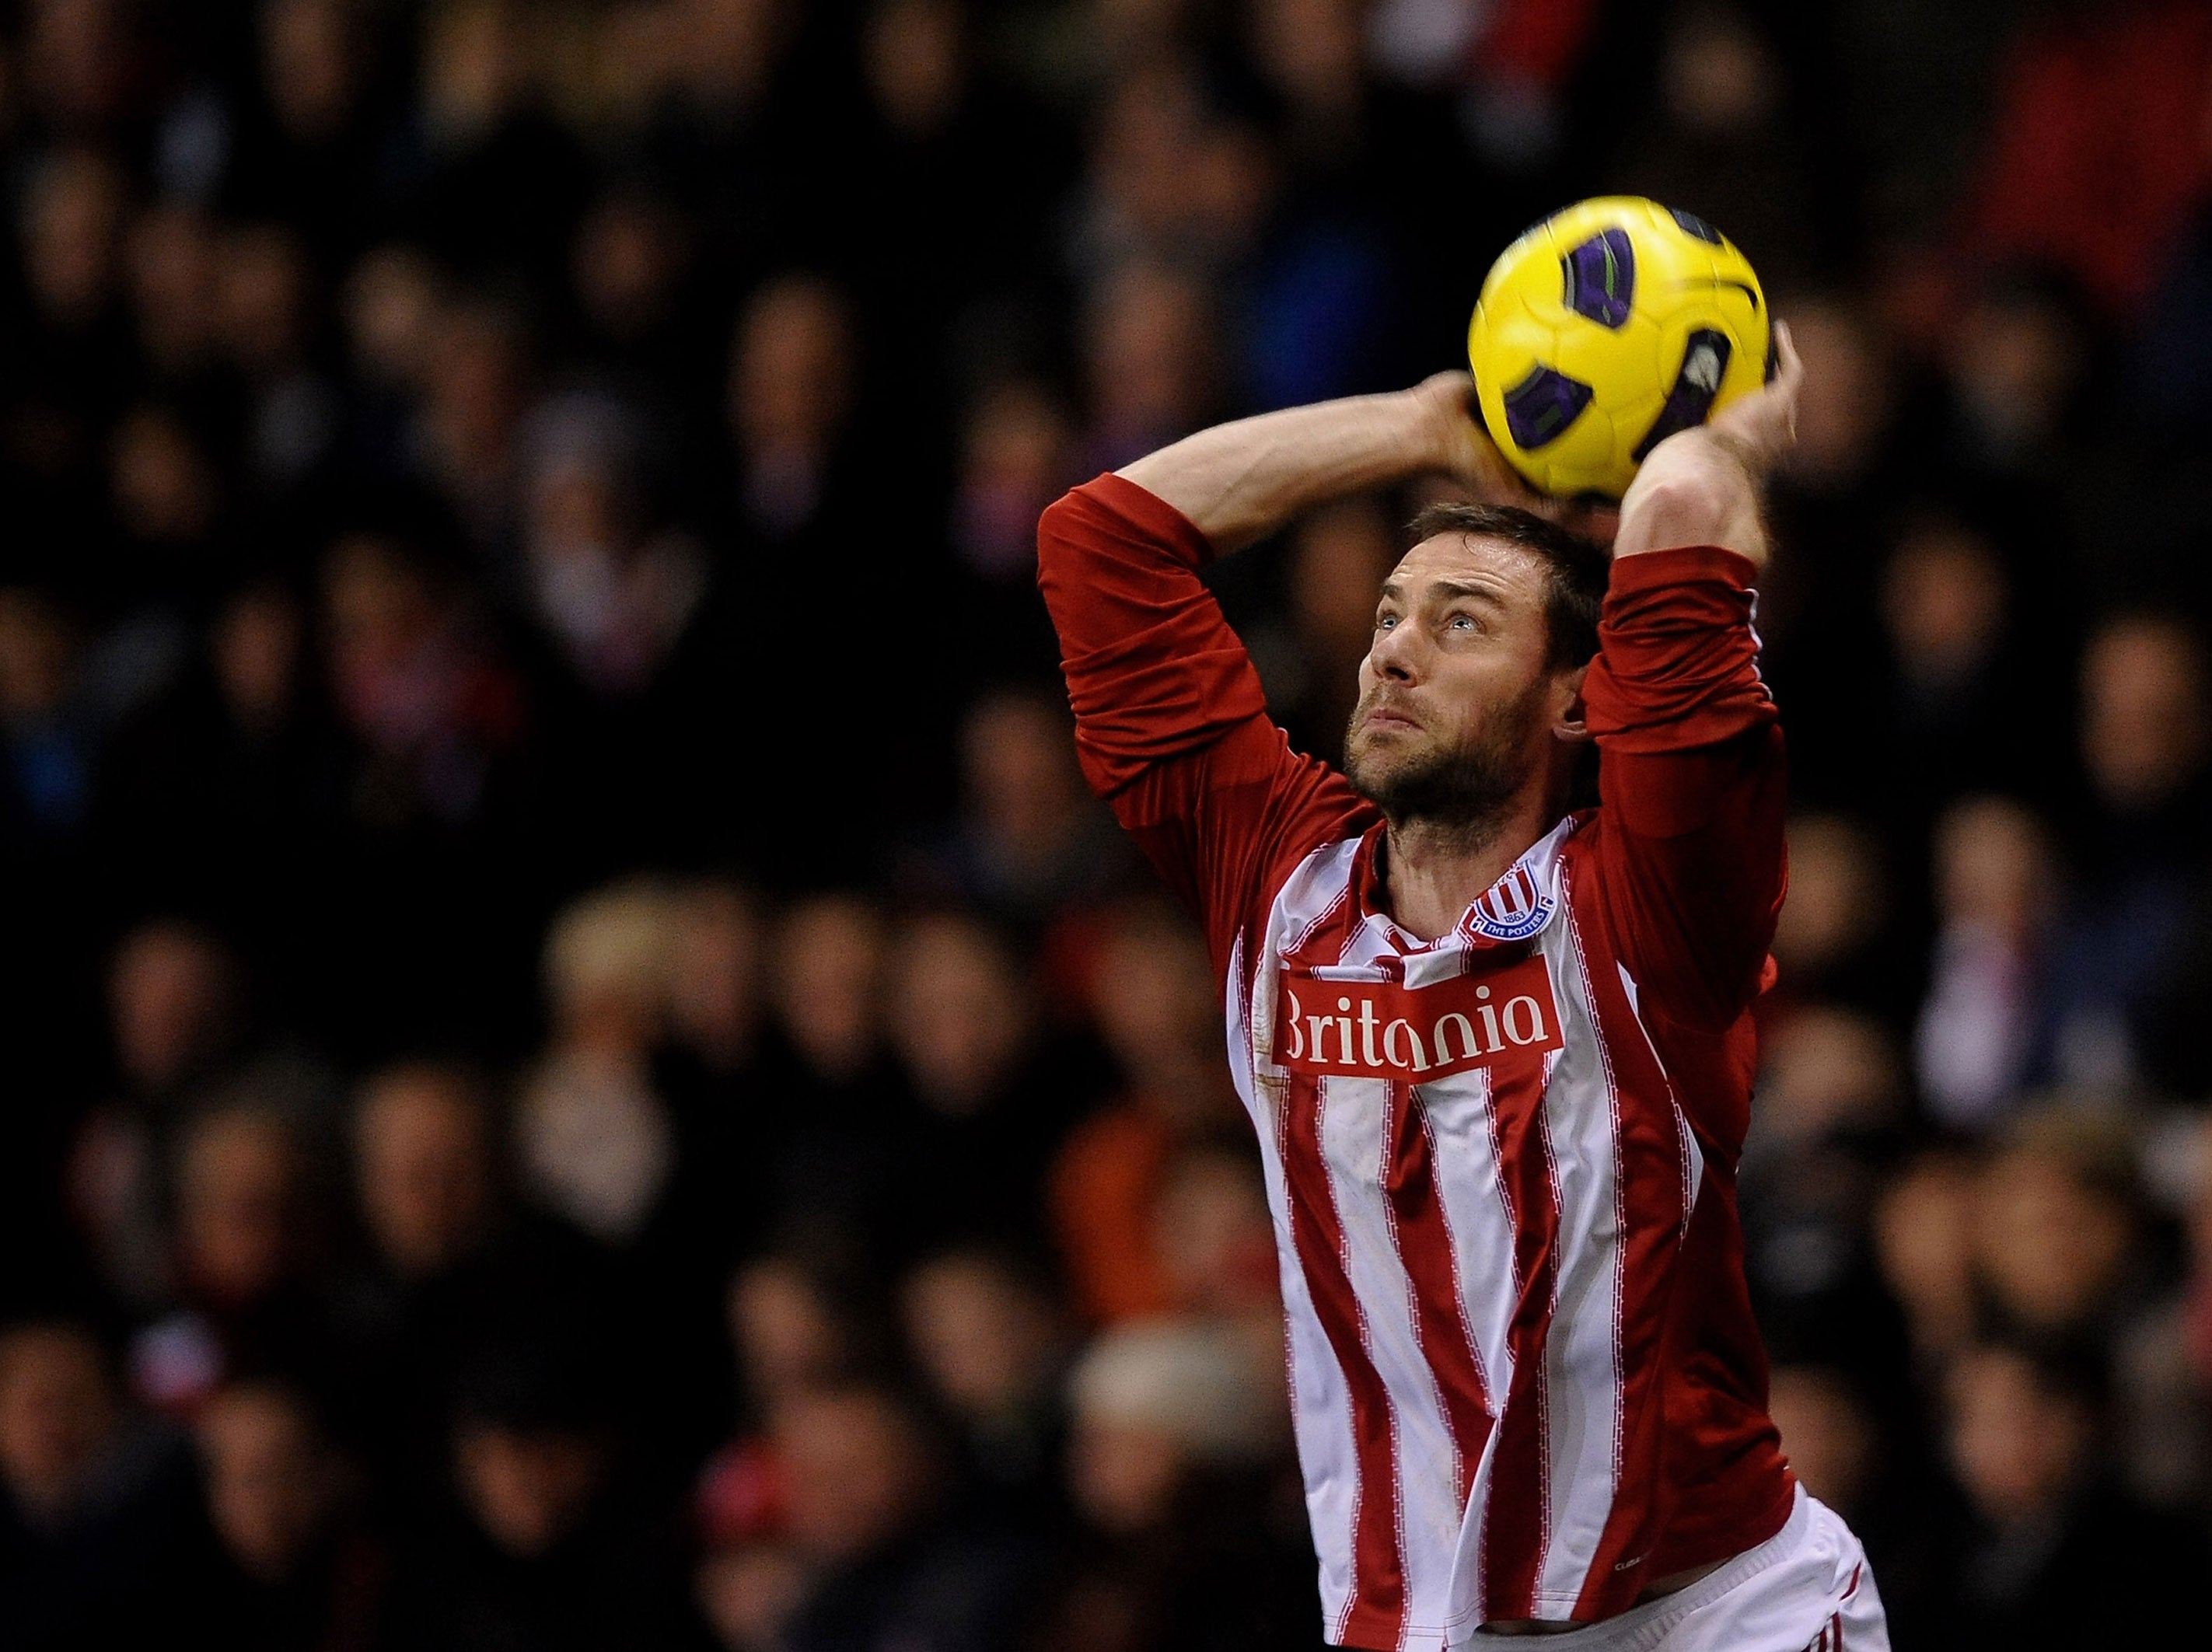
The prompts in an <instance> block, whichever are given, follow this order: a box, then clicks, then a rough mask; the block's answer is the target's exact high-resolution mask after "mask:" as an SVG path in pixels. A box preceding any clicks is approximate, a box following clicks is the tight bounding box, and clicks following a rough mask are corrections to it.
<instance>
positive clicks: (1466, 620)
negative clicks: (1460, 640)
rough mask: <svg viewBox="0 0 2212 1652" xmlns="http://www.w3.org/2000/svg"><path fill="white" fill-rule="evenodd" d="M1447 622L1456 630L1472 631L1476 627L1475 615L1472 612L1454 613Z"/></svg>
mask: <svg viewBox="0 0 2212 1652" xmlns="http://www.w3.org/2000/svg"><path fill="white" fill-rule="evenodd" d="M1447 623H1449V625H1450V626H1451V629H1453V630H1455V631H1472V630H1474V629H1475V624H1474V615H1472V614H1454V615H1453V616H1451V618H1450V620H1449V622H1447Z"/></svg>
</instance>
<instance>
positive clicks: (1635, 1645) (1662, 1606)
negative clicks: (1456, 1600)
mask: <svg viewBox="0 0 2212 1652" xmlns="http://www.w3.org/2000/svg"><path fill="white" fill-rule="evenodd" d="M1467 1644H1468V1645H1470V1646H1476V1647H1480V1648H1481V1649H1483V1652H1492V1649H1493V1648H1495V1649H1498V1652H1504V1649H1505V1648H1508V1647H1512V1648H1518V1649H1523V1652H1889V1624H1888V1621H1887V1619H1884V1618H1883V1616H1882V1612H1881V1594H1880V1592H1879V1591H1877V1590H1876V1589H1875V1586H1874V1570H1873V1569H1872V1568H1871V1567H1869V1565H1868V1564H1867V1563H1866V1552H1865V1551H1864V1550H1863V1549H1862V1548H1860V1547H1859V1540H1858V1539H1857V1538H1856V1537H1853V1536H1852V1535H1851V1528H1850V1527H1848V1526H1846V1525H1844V1522H1843V1519H1842V1517H1841V1516H1840V1515H1838V1514H1837V1513H1836V1512H1835V1510H1833V1509H1831V1508H1829V1507H1828V1506H1827V1505H1826V1503H1821V1502H1820V1501H1819V1500H1818V1499H1817V1498H1814V1497H1808V1496H1807V1495H1806V1492H1805V1488H1804V1487H1803V1486H1802V1485H1801V1486H1799V1487H1798V1488H1797V1500H1796V1503H1793V1504H1792V1505H1791V1507H1790V1518H1789V1519H1788V1520H1786V1521H1784V1522H1783V1525H1782V1529H1781V1530H1780V1531H1778V1532H1777V1533H1776V1534H1774V1535H1773V1536H1772V1537H1770V1538H1768V1539H1767V1540H1766V1541H1765V1542H1764V1543H1762V1544H1760V1545H1759V1546H1758V1547H1757V1548H1755V1549H1747V1550H1745V1551H1744V1552H1742V1553H1741V1554H1740V1555H1738V1556H1736V1558H1735V1559H1733V1560H1731V1561H1729V1563H1728V1564H1725V1565H1723V1567H1722V1568H1721V1569H1720V1570H1718V1571H1717V1572H1714V1573H1712V1574H1711V1576H1706V1577H1701V1578H1699V1580H1698V1581H1697V1582H1694V1583H1692V1584H1691V1585H1690V1586H1689V1588H1686V1589H1680V1590H1678V1591H1676V1592H1675V1593H1674V1594H1667V1595H1662V1596H1661V1597H1660V1598H1659V1599H1658V1600H1649V1601H1646V1602H1645V1603H1644V1605H1642V1606H1631V1607H1630V1608H1629V1609H1628V1610H1627V1611H1626V1612H1624V1613H1621V1614H1620V1616H1619V1617H1618V1618H1608V1619H1606V1620H1605V1621H1604V1622H1603V1623H1601V1624H1592V1625H1590V1626H1589V1628H1587V1629H1575V1630H1570V1631H1567V1632H1566V1633H1565V1634H1564V1635H1535V1636H1526V1637H1515V1636H1506V1635H1485V1634H1483V1633H1481V1632H1480V1631H1476V1633H1475V1634H1474V1636H1473V1637H1471V1639H1470V1640H1469V1641H1468V1643H1467Z"/></svg>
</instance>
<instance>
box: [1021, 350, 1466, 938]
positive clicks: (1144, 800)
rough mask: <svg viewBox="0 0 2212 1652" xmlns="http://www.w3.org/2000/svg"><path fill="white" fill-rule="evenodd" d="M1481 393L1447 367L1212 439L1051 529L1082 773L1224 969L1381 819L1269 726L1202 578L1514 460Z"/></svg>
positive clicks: (1068, 504)
mask: <svg viewBox="0 0 2212 1652" xmlns="http://www.w3.org/2000/svg"><path fill="white" fill-rule="evenodd" d="M1467 392H1468V379H1467V376H1466V375H1465V374H1439V375H1438V376H1437V378H1435V379H1431V380H1428V381H1426V382H1425V383H1424V384H1421V385H1419V386H1415V387H1414V388H1413V389H1412V390H1409V391H1404V392H1399V393H1397V394H1395V395H1389V396H1362V397H1356V398H1350V399H1348V400H1345V401H1337V402H1327V403H1323V404H1319V405H1317V406H1314V407H1302V408H1293V409H1291V410H1287V411H1285V412H1280V413H1269V414H1265V415H1262V416H1260V417H1258V418H1252V419H1243V420H1240V421H1238V422H1236V423H1234V424H1227V425H1222V426H1218V427H1217V428H1213V429H1211V430H1204V431H1200V433H1199V434H1196V435H1194V436H1191V437H1188V438H1187V439H1185V440H1182V441H1179V442H1176V444H1175V445H1174V446H1170V447H1166V448H1163V449H1162V450H1161V451H1160V452H1157V453H1153V454H1151V455H1149V456H1148V457H1146V458H1145V459H1139V460H1138V461H1137V462H1136V463H1135V464H1133V465H1130V466H1128V467H1127V469H1126V470H1124V471H1121V472H1120V473H1119V474H1117V475H1114V476H1104V477H1099V478H1098V479H1097V480H1096V481H1095V482H1091V483H1086V484H1085V486H1083V487H1080V488H1078V489H1075V490H1074V491H1073V492H1072V493H1070V494H1069V495H1067V496H1066V497H1065V498H1064V499H1062V500H1060V501H1059V502H1058V503H1057V504H1055V505H1054V506H1053V507H1052V508H1051V509H1050V510H1048V511H1047V512H1046V513H1044V519H1043V520H1042V522H1041V523H1040V524H1039V525H1038V529H1037V581H1038V584H1039V585H1040V586H1042V589H1043V592H1044V598H1045V604H1046V606H1047V607H1048V609H1050V610H1051V612H1052V620H1053V624H1054V628H1055V629H1057V630H1058V632H1059V634H1060V655H1061V661H1062V667H1063V669H1064V670H1065V671H1066V676H1067V691H1068V700H1069V701H1070V703H1071V704H1072V705H1073V707H1074V709H1075V727H1076V735H1075V738H1076V745H1077V749H1078V751H1079V755H1080V756H1081V757H1082V760H1083V769H1084V774H1085V776H1086V777H1087V778H1088V779H1089V780H1090V781H1091V787H1092V788H1093V789H1094V790H1096V791H1097V793H1098V794H1099V795H1100V796H1101V797H1103V798H1104V799H1107V800H1108V801H1109V803H1110V804H1112V805H1113V807H1114V811H1115V814H1116V815H1117V816H1118V817H1120V818H1121V823H1122V824H1123V826H1125V827H1126V828H1127V829H1128V830H1129V832H1130V834H1131V835H1133V837H1134V838H1135V839H1136V840H1137V841H1138V843H1139V846H1140V847H1143V849H1144V850H1145V852H1146V855H1147V856H1148V857H1149V858H1150V859H1152V862H1153V864H1154V865H1157V866H1158V868H1159V869H1160V871H1161V872H1162V873H1163V874H1164V876H1165V877H1166V878H1167V879H1168V881H1169V882H1170V884H1172V885H1173V886H1174V887H1175V888H1176V890H1178V891H1179V892H1180V893H1182V896H1184V898H1185V899H1186V900H1187V901H1188V902H1189V904H1190V905H1191V906H1192V907H1193V908H1194V909H1195V910H1196V911H1197V913H1198V914H1200V918H1201V919H1202V920H1203V921H1204V923H1205V926H1206V932H1207V937H1208V939H1209V941H1210V942H1211V943H1212V948H1213V953H1214V959H1215V963H1216V964H1217V965H1222V964H1225V962H1226V960H1227V957H1228V956H1229V953H1230V951H1231V949H1232V947H1233V945H1234V942H1235V938H1236V935H1237V931H1238V929H1239V928H1240V927H1241V926H1243V924H1244V923H1245V922H1247V921H1248V920H1249V919H1250V918H1251V917H1252V916H1253V915H1254V907H1255V902H1264V900H1265V898H1266V896H1267V894H1268V893H1269V892H1271V890H1272V888H1273V881H1274V879H1276V878H1279V876H1280V875H1281V874H1283V873H1284V872H1287V870H1288V869H1289V867H1290V865H1293V864H1295V862H1296V861H1297V859H1299V858H1301V857H1303V856H1304V854H1306V853H1309V852H1310V850H1312V849H1313V848H1315V847H1318V846H1319V845H1321V844H1322V843H1326V842H1328V841H1332V840H1333V839H1334V838H1336V837H1339V836H1341V835H1345V834H1346V832H1347V831H1356V830H1358V829H1364V825H1365V824H1366V823H1367V822H1368V820H1369V819H1370V813H1369V811H1368V807H1367V805H1364V804H1363V803H1361V802H1360V801H1359V799H1357V798H1355V797H1354V796H1353V795H1352V791H1351V788H1350V787H1348V786H1346V784H1345V782H1344V780H1343V779H1342V777H1341V776H1340V775H1338V774H1335V773H1334V772H1333V771H1332V770H1330V769H1329V768H1328V767H1327V766H1326V765H1324V764H1322V763H1320V762H1316V761H1314V760H1313V759H1311V758H1310V757H1302V756H1298V755H1297V754H1296V753H1294V752H1293V751H1291V749H1290V746H1289V744H1288V742H1287V741H1286V740H1285V738H1284V735H1283V732H1282V731H1281V730H1280V729H1279V728H1277V727H1276V726H1274V725H1273V722H1271V721H1270V720H1269V719H1268V717H1267V701H1266V698H1265V696H1264V695H1262V693H1261V688H1260V679H1259V676H1258V674H1257V673H1256V672H1255V671H1254V670H1253V669H1252V663H1251V660H1250V659H1249V658H1248V657H1247V656H1246V654H1245V652H1244V647H1243V644H1242V643H1241V642H1240V641H1238V640H1237V634H1236V633H1235V632H1234V631H1233V630H1231V629H1230V626H1229V623H1228V621H1227V620H1225V618H1224V617H1223V616H1222V613H1221V609H1220V606H1219V604H1217V603H1216V602H1215V601H1214V598H1213V595H1212V592H1210V591H1208V590H1207V589H1206V585H1205V582H1204V581H1203V580H1201V579H1200V569H1201V568H1204V566H1205V565H1206V562H1208V561H1209V560H1210V559H1211V558H1212V556H1214V555H1215V554H1217V553H1218V552H1219V551H1223V550H1235V549H1237V548H1238V547H1241V546H1243V545H1246V544H1250V543H1251V542H1253V541H1254V540H1255V539H1259V538H1264V537H1265V536H1266V535H1267V534H1268V533H1270V532H1273V531H1274V530H1275V529H1277V528H1279V527H1281V526H1283V525H1285V524H1286V523H1288V522H1289V521H1290V520H1291V519H1292V518H1293V517H1295V516H1297V513H1299V512H1301V511H1303V510H1305V509H1306V508H1308V507H1311V506H1314V505H1317V504H1320V503H1322V502H1323V501H1327V500H1330V499H1334V498H1337V497H1339V496H1340V495H1344V494H1347V493H1352V492H1355V491H1358V490H1359V489H1366V488H1373V487H1381V486H1384V485H1386V484H1388V483H1393V482H1396V481H1398V480H1401V478H1403V477H1409V476H1413V475H1416V474H1419V473H1420V472H1422V471H1455V472H1457V473H1459V474H1460V475H1461V476H1462V477H1477V476H1479V475H1480V466H1481V465H1482V464H1483V461H1484V458H1485V455H1486V454H1487V458H1488V461H1489V463H1490V464H1492V465H1498V460H1497V457H1496V454H1495V452H1494V451H1491V450H1489V449H1488V446H1487V444H1486V443H1483V442H1481V440H1480V435H1479V434H1477V433H1474V432H1473V431H1472V428H1471V427H1469V426H1468V424H1467V421H1466V416H1465V412H1464V409H1465V406H1466V400H1467ZM1500 468H1502V466H1500Z"/></svg>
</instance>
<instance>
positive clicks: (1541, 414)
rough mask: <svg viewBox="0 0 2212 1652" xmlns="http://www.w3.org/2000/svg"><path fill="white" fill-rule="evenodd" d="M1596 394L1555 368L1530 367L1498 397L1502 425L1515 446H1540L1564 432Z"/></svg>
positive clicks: (1577, 380) (1580, 381) (1579, 381)
mask: <svg viewBox="0 0 2212 1652" xmlns="http://www.w3.org/2000/svg"><path fill="white" fill-rule="evenodd" d="M1595 393H1596V392H1595V391H1593V390H1592V389H1591V388H1590V386H1588V385H1586V384H1584V383H1583V381H1582V380H1579V379H1570V378H1569V377H1567V375H1566V374H1564V373H1561V372H1560V371H1559V369H1558V368H1556V367H1541V366H1537V367H1530V368H1529V370H1528V374H1527V375H1526V376H1525V377H1523V378H1522V380H1521V381H1520V383H1518V384H1516V385H1515V386H1513V387H1512V388H1511V389H1510V390H1508V391H1507V392H1505V393H1504V396H1503V397H1502V398H1500V399H1501V400H1502V401H1503V403H1504V408H1505V428H1506V430H1507V431H1508V432H1509V433H1510V434H1511V436H1512V438H1513V440H1514V441H1515V442H1516V444H1517V445H1518V446H1522V447H1523V448H1531V449H1533V448H1537V447H1542V446H1546V445H1547V444H1548V443H1550V442H1553V441H1556V440H1558V439H1559V436H1560V435H1561V434H1564V433H1565V430H1566V428H1567V427H1568V426H1569V425H1571V424H1572V423H1573V422H1575V419H1576V417H1577V415H1579V414H1580V413H1581V412H1582V410H1583V409H1584V408H1586V407H1588V406H1589V403H1590V398H1591V397H1592V396H1593V395H1595Z"/></svg>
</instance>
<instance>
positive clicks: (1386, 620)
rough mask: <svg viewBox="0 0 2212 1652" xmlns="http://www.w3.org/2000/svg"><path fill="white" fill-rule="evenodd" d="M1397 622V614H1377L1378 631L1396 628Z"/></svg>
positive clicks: (1376, 627) (1376, 626)
mask: <svg viewBox="0 0 2212 1652" xmlns="http://www.w3.org/2000/svg"><path fill="white" fill-rule="evenodd" d="M1397 623H1398V616H1396V615H1395V614H1377V615H1376V616H1375V629H1376V630H1378V631H1389V630H1393V629H1396V627H1397Z"/></svg>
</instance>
